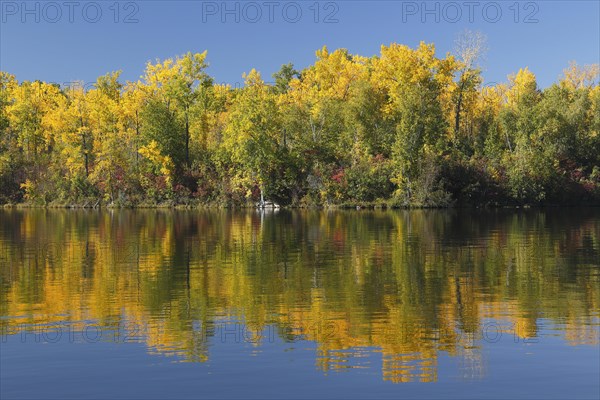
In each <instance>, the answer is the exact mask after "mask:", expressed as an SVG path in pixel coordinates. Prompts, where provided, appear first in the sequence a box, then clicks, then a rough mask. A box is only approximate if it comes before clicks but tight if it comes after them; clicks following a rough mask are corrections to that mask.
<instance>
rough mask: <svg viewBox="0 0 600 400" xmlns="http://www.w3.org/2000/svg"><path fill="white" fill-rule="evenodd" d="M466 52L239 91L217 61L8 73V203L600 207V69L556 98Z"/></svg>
mask: <svg viewBox="0 0 600 400" xmlns="http://www.w3.org/2000/svg"><path fill="white" fill-rule="evenodd" d="M457 43H458V45H457V48H456V50H455V51H453V52H451V53H448V54H446V55H443V56H442V55H438V54H436V51H435V46H434V44H426V43H423V42H422V43H421V44H420V45H419V46H418V47H416V48H411V47H408V46H405V45H402V44H396V43H392V44H390V45H389V46H382V47H381V51H380V54H379V55H377V56H372V57H363V56H360V55H354V54H350V53H349V52H348V51H347V50H345V49H338V50H335V51H330V50H329V49H327V47H323V48H322V49H320V50H318V51H317V52H316V61H315V62H314V64H313V65H310V66H308V67H307V68H304V69H302V70H296V69H295V68H294V66H293V65H292V64H286V65H283V66H282V67H281V68H280V70H279V71H278V72H276V73H275V74H273V77H272V79H271V80H272V82H269V81H266V80H265V79H264V78H263V77H262V76H261V74H260V73H259V72H258V71H256V70H254V69H253V70H251V71H250V72H248V73H247V74H244V75H243V78H244V84H243V85H238V86H239V87H234V86H231V85H227V84H218V83H216V82H215V79H213V78H212V77H211V76H209V74H208V73H207V67H208V61H207V52H203V53H197V54H193V53H187V54H185V55H182V56H178V57H175V58H172V59H166V60H156V61H154V62H149V63H148V64H147V66H146V70H145V72H144V74H143V76H141V77H140V79H139V80H138V81H135V82H122V81H120V73H121V72H120V71H117V72H111V73H108V74H106V75H104V76H101V77H99V78H98V79H97V81H96V82H95V84H94V85H93V86H92V87H91V88H88V87H86V85H83V84H81V85H79V84H75V85H58V84H54V83H46V82H41V81H21V82H19V81H18V80H17V78H16V77H15V76H13V75H11V74H9V73H7V72H0V203H1V204H29V205H37V206H53V205H54V206H72V205H78V206H92V205H93V206H110V207H136V206H137V207H143V206H177V205H181V206H190V207H194V206H220V207H233V206H242V207H243V206H250V205H254V204H255V202H257V201H259V200H260V199H261V198H264V199H269V200H272V201H274V202H277V203H278V204H281V205H282V206H289V207H321V206H325V207H326V206H356V205H361V206H382V207H448V206H491V207H493V206H528V205H530V206H533V205H581V204H586V205H598V204H600V86H599V84H598V75H599V68H598V65H597V64H595V65H584V66H579V65H577V64H576V63H575V62H573V63H571V64H570V65H569V66H567V67H566V69H565V70H564V73H563V75H562V76H560V77H557V81H556V82H555V83H554V84H552V85H551V86H549V87H547V88H543V89H542V88H540V87H539V86H538V84H537V82H536V77H535V75H534V73H533V72H532V71H530V70H529V69H528V68H523V69H520V70H519V71H518V72H516V73H515V74H513V75H510V76H508V77H507V81H506V82H504V83H494V84H492V85H490V84H484V80H483V77H482V68H481V66H480V64H481V62H480V60H481V54H482V52H483V48H484V47H485V46H484V45H483V44H482V43H483V41H482V39H481V37H480V36H479V35H476V34H475V35H473V34H471V35H469V36H465V37H463V38H462V39H459V40H458V41H457Z"/></svg>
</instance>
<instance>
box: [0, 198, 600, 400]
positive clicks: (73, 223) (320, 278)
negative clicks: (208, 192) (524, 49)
mask: <svg viewBox="0 0 600 400" xmlns="http://www.w3.org/2000/svg"><path fill="white" fill-rule="evenodd" d="M0 250H1V252H0V289H1V290H0V327H1V328H2V336H1V344H0V346H1V347H0V379H1V381H0V397H1V398H2V399H8V398H18V397H26V398H36V397H51V398H72V397H94V398H98V397H111V398H115V397H116V398H123V397H135V398H167V397H168V398H173V397H176V398H182V397H213V398H214V397H227V398H231V397H259V398H265V397H276V398H282V397H285V398H299V397H309V396H315V397H320V398H322V397H338V398H350V397H360V398H364V397H377V398H383V397H387V398H396V399H398V398H413V397H427V398H436V397H441V398H465V397H472V398H481V397H488V398H505V397H536V398H550V397H558V398H565V397H569V398H574V397H587V398H598V397H599V396H600V382H599V380H600V378H599V376H600V350H599V346H600V345H599V334H600V209H595V210H594V209H562V210H558V209H557V210H549V211H539V210H522V211H514V210H511V211H485V212H484V211H481V212H477V211H460V210H454V211H380V212H376V211H375V212H371V211H360V212H357V211H352V212H341V211H339V212H337V211H336V212H317V211H315V212H288V211H280V212H276V213H266V214H262V215H261V214H260V213H258V212H217V211H214V212H201V211H193V212H179V211H177V212H176V211H156V210H152V211H114V212H112V211H64V210H57V211H45V210H25V211H17V210H5V211H0Z"/></svg>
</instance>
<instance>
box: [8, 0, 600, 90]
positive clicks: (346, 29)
mask: <svg viewBox="0 0 600 400" xmlns="http://www.w3.org/2000/svg"><path fill="white" fill-rule="evenodd" d="M0 13H1V15H0V24H1V25H0V69H1V70H3V71H8V72H10V73H12V74H15V75H16V76H17V78H18V79H19V80H33V79H41V80H45V81H48V82H57V83H64V82H72V81H76V80H81V81H84V82H92V81H94V80H95V78H96V77H97V76H99V75H102V74H104V73H106V72H109V71H114V70H119V69H121V70H123V74H122V78H123V79H124V80H136V79H138V78H139V76H140V75H141V74H142V73H143V70H144V65H145V63H146V62H147V61H148V60H154V59H156V58H161V59H163V58H166V57H172V56H175V55H179V54H183V53H185V52H187V51H192V52H201V51H204V50H208V61H209V63H210V68H209V73H210V74H211V75H212V76H214V77H215V79H216V80H217V81H218V82H228V83H231V84H236V83H237V82H240V81H241V80H242V79H241V74H242V73H243V72H245V71H249V70H250V69H251V68H256V69H258V70H259V71H261V72H262V74H263V77H264V78H265V80H267V81H268V80H269V79H270V76H271V74H272V73H273V72H275V71H276V70H277V69H279V67H280V65H281V64H284V63H287V62H292V63H294V65H296V67H300V68H301V67H304V66H307V65H309V64H311V63H312V62H314V59H315V55H314V53H315V50H317V49H318V48H320V47H322V46H323V45H327V46H328V47H329V48H330V49H335V48H340V47H343V48H347V49H349V51H350V52H351V53H356V54H361V55H365V56H370V55H375V54H378V53H379V48H380V46H381V44H389V43H392V42H397V43H403V44H407V45H410V46H415V45H417V44H418V43H419V41H426V42H433V43H435V44H436V48H437V51H438V52H439V53H440V54H444V53H446V52H447V51H450V50H451V49H452V47H453V43H454V40H455V38H456V36H457V35H458V34H459V33H460V32H461V31H463V30H465V29H469V30H477V31H481V32H483V33H484V34H485V35H487V37H488V48H489V50H488V53H487V56H486V59H485V60H484V63H483V69H484V73H483V75H484V78H485V80H486V81H487V82H488V83H491V82H501V81H505V80H506V76H507V75H508V74H510V73H513V72H516V71H518V69H519V68H521V67H525V66H528V67H529V68H530V69H531V70H532V71H533V72H534V73H535V74H536V75H537V77H538V82H539V84H540V85H541V86H542V87H545V86H548V85H549V84H551V83H552V82H553V81H555V80H556V79H557V78H558V76H559V75H560V74H561V72H562V70H563V68H565V67H566V66H567V65H568V63H569V61H570V60H576V61H577V62H578V63H580V64H589V63H598V62H599V59H600V22H599V21H600V1H598V0H592V1H520V2H516V1H496V2H494V1H456V2H448V1H437V2H436V1H427V2H423V1H320V2H315V1H314V0H310V1H275V0H273V1H271V0H264V1H260V0H259V1H249V2H248V1H237V2H236V1H228V2H223V1H163V0H150V1H149V0H143V1H119V2H116V1H115V0H109V1H106V0H96V1H86V0H72V1H69V0H66V1H61V0H57V1H26V2H23V1H22V0H18V1H7V0H0Z"/></svg>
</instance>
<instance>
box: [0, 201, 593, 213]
mask: <svg viewBox="0 0 600 400" xmlns="http://www.w3.org/2000/svg"><path fill="white" fill-rule="evenodd" d="M575 207H585V208H596V207H600V204H593V203H580V204H576V203H575V204H492V205H490V204H484V205H448V206H419V205H406V206H401V205H389V204H385V203H376V204H374V203H353V204H328V205H310V206H306V205H300V206H298V205H294V206H291V205H287V206H280V207H275V208H274V207H266V208H261V207H257V206H255V205H253V204H247V205H245V204H242V205H239V204H237V205H231V204H187V205H186V204H169V203H159V204H137V205H127V206H122V205H97V206H95V207H92V206H86V205H81V204H47V205H40V204H29V203H17V204H10V203H8V204H0V208H2V209H5V210H6V209H18V210H25V209H44V210H89V211H92V210H98V211H100V210H265V211H268V212H272V211H279V210H343V211H349V210H356V211H360V210H379V211H382V210H456V209H463V210H464V209H472V210H481V209H488V210H498V209H514V210H520V209H555V208H575Z"/></svg>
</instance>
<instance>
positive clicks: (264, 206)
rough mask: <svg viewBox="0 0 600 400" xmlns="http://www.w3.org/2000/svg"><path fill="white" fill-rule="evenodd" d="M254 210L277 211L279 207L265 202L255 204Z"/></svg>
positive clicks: (267, 201) (270, 202) (273, 203)
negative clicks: (266, 209)
mask: <svg viewBox="0 0 600 400" xmlns="http://www.w3.org/2000/svg"><path fill="white" fill-rule="evenodd" d="M256 208H261V209H265V208H268V209H279V208H281V206H280V205H279V204H277V203H275V202H272V201H270V200H266V201H259V202H258V203H256Z"/></svg>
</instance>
